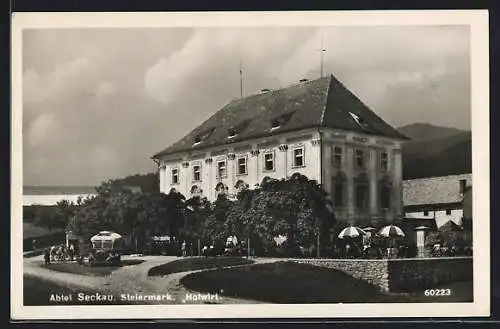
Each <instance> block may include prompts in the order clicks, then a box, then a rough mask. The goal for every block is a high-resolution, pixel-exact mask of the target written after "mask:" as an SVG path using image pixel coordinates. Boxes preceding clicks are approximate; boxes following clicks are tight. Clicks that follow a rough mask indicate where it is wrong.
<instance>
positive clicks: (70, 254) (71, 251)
mask: <svg viewBox="0 0 500 329" xmlns="http://www.w3.org/2000/svg"><path fill="white" fill-rule="evenodd" d="M69 257H70V258H71V261H73V260H74V258H75V246H74V245H73V244H71V245H70V246H69Z"/></svg>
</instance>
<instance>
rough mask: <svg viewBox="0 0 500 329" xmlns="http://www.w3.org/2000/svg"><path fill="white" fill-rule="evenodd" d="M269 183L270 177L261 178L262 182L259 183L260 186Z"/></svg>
mask: <svg viewBox="0 0 500 329" xmlns="http://www.w3.org/2000/svg"><path fill="white" fill-rule="evenodd" d="M270 181H271V177H269V176H266V177H264V178H262V182H261V183H260V185H263V184H265V183H269V182H270Z"/></svg>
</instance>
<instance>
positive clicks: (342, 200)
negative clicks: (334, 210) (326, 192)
mask: <svg viewBox="0 0 500 329" xmlns="http://www.w3.org/2000/svg"><path fill="white" fill-rule="evenodd" d="M346 190H347V176H346V174H344V173H343V172H341V171H339V172H337V175H335V176H334V177H332V194H333V200H334V202H333V204H334V205H335V207H344V206H345V205H346Z"/></svg>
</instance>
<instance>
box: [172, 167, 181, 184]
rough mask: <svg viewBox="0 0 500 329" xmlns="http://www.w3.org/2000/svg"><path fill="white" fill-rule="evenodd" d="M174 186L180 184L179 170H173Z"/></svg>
mask: <svg viewBox="0 0 500 329" xmlns="http://www.w3.org/2000/svg"><path fill="white" fill-rule="evenodd" d="M172 184H179V169H177V168H176V169H172Z"/></svg>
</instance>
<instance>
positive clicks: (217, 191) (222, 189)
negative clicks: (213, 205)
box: [215, 183, 227, 196]
mask: <svg viewBox="0 0 500 329" xmlns="http://www.w3.org/2000/svg"><path fill="white" fill-rule="evenodd" d="M225 193H227V187H226V185H224V183H218V184H217V185H215V195H216V196H219V195H221V194H225Z"/></svg>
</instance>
